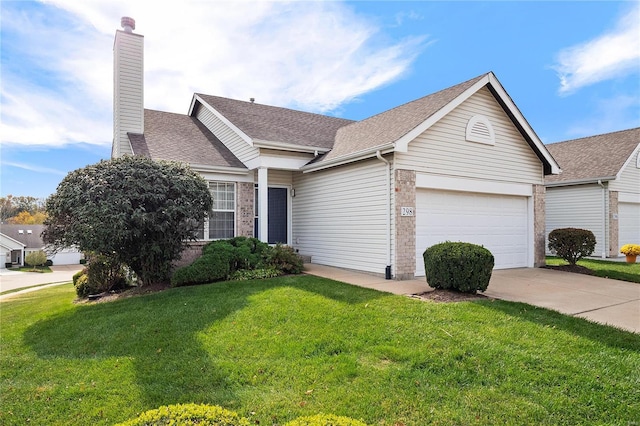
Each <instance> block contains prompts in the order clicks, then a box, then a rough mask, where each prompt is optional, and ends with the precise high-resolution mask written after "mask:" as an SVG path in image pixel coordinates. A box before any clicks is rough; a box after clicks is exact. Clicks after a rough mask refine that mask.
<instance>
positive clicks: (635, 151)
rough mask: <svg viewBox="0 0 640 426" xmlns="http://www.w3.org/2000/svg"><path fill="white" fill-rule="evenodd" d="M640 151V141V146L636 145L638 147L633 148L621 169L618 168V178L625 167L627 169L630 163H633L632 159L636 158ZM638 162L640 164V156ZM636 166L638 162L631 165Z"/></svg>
mask: <svg viewBox="0 0 640 426" xmlns="http://www.w3.org/2000/svg"><path fill="white" fill-rule="evenodd" d="M639 152H640V143H639V144H638V146H636V148H635V149H634V150H633V152H632V153H631V155H629V158H627V160H626V161H625V162H624V165H623V166H622V167H620V170H618V174H617V175H616V180H618V179H620V176H621V175H622V172H623V171H624V169H626V168H627V167H628V166H629V164H630V163H631V160H632V159H633V158H635V157H636V155H637V154H638V153H639ZM637 164H638V165H640V158H638V163H637ZM635 166H636V164H633V165H631V167H635Z"/></svg>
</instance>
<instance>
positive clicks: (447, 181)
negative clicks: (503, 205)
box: [416, 173, 533, 197]
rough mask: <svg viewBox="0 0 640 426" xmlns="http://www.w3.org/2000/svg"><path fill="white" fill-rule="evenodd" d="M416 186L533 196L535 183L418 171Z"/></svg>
mask: <svg viewBox="0 0 640 426" xmlns="http://www.w3.org/2000/svg"><path fill="white" fill-rule="evenodd" d="M416 188H427V189H440V190H444V191H460V192H476V193H484V194H500V195H516V196H521V197H531V196H532V195H533V185H532V184H528V183H514V182H497V181H486V180H476V179H467V178H460V177H453V176H441V175H429V174H425V173H416Z"/></svg>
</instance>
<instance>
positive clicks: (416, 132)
mask: <svg viewBox="0 0 640 426" xmlns="http://www.w3.org/2000/svg"><path fill="white" fill-rule="evenodd" d="M491 75H492V74H491ZM489 82H490V80H489V74H487V75H486V76H484V77H483V78H481V79H480V80H478V81H477V82H476V83H475V84H474V85H473V86H471V87H469V88H468V89H467V90H465V91H464V92H462V93H461V94H460V95H458V97H457V98H455V99H454V100H452V101H451V102H449V103H448V104H447V105H445V106H444V107H442V108H441V109H440V110H438V111H437V112H436V113H435V114H433V115H432V116H431V117H429V118H427V119H426V120H425V121H423V122H422V123H421V124H420V125H418V126H416V127H415V128H414V129H413V130H411V131H410V132H409V133H407V134H406V135H404V136H403V137H401V138H400V139H398V140H397V141H396V142H395V150H396V152H407V150H408V149H409V142H411V141H412V140H414V139H415V138H417V137H418V136H420V135H421V134H422V133H424V132H425V131H426V130H427V129H428V128H430V127H431V126H433V125H434V124H435V123H437V122H438V121H440V120H441V119H442V118H443V117H444V116H445V115H447V114H449V113H450V112H451V111H453V110H454V109H455V108H457V107H458V106H460V104H462V103H463V102H464V101H466V100H467V99H469V97H471V95H473V94H474V93H476V92H477V91H478V90H480V89H482V88H483V87H484V86H486V85H487V83H489Z"/></svg>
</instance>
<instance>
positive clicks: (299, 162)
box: [246, 155, 311, 170]
mask: <svg viewBox="0 0 640 426" xmlns="http://www.w3.org/2000/svg"><path fill="white" fill-rule="evenodd" d="M309 161H311V158H286V157H278V156H270V155H260V156H259V157H256V158H254V159H253V160H249V161H247V162H246V165H247V168H249V170H254V169H258V168H261V167H263V168H267V169H281V170H300V168H301V167H302V166H304V165H305V164H307V163H309Z"/></svg>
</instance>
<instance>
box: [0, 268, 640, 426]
mask: <svg viewBox="0 0 640 426" xmlns="http://www.w3.org/2000/svg"><path fill="white" fill-rule="evenodd" d="M74 297H75V295H74V292H73V288H72V286H71V285H64V286H57V287H51V288H47V289H43V290H40V291H36V292H33V293H29V294H24V295H20V296H16V297H15V298H14V299H10V300H8V301H4V302H2V303H1V304H0V314H1V322H0V324H1V327H2V330H1V331H2V332H1V334H0V337H1V348H0V349H1V350H0V362H1V365H2V368H1V369H0V380H1V382H0V395H1V396H0V398H1V400H0V424H7V425H13V424H16V425H18V424H20V425H21V424H28V423H32V424H47V425H68V424H78V425H85V424H105V425H112V424H114V423H117V422H120V421H124V420H125V419H128V418H132V417H135V416H136V415H138V414H139V413H140V412H142V411H145V410H148V409H152V408H156V407H158V406H160V405H166V404H176V403H187V402H195V403H207V404H215V405H221V406H223V407H225V408H227V409H230V410H234V411H236V412H238V413H239V414H240V415H241V416H245V417H248V418H249V419H250V420H251V423H252V424H259V425H263V426H264V425H282V424H284V423H285V422H286V421H289V420H291V419H294V418H296V417H298V416H302V415H312V414H316V413H320V412H323V413H333V414H337V415H344V416H349V417H353V418H361V419H363V420H364V421H365V422H367V423H368V424H371V425H386V426H393V425H405V426H410V425H416V426H418V425H427V424H440V425H454V424H456V425H461V424H464V425H470V424H485V425H496V424H517V425H520V424H542V425H544V424H547V425H556V424H586V423H588V424H632V423H633V422H636V421H637V420H638V419H639V418H640V404H638V401H640V376H639V375H638V371H640V336H639V335H637V334H633V333H630V332H625V331H621V330H617V329H614V328H610V327H607V326H603V325H598V324H593V323H589V322H587V321H585V320H583V319H580V318H573V317H569V316H564V315H561V314H559V313H556V312H553V311H548V310H545V309H541V308H536V307H533V306H530V305H525V304H518V303H510V302H503V301H492V300H486V301H479V302H460V303H453V304H444V303H433V302H429V301H419V300H415V299H409V298H406V297H402V296H392V295H388V294H385V293H379V292H376V291H373V290H368V289H363V288H359V287H355V286H350V285H347V284H342V283H338V282H335V281H331V280H327V279H323V278H318V277H313V276H296V277H281V278H274V279H269V280H263V281H244V282H225V283H218V284H212V285H203V286H198V287H182V288H177V289H171V290H167V291H164V292H162V293H156V294H150V295H146V296H138V297H133V298H129V299H121V300H117V301H114V302H108V303H98V304H73V303H72V301H73V299H74Z"/></svg>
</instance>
